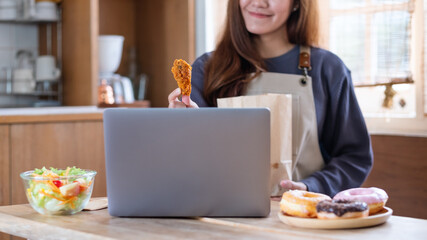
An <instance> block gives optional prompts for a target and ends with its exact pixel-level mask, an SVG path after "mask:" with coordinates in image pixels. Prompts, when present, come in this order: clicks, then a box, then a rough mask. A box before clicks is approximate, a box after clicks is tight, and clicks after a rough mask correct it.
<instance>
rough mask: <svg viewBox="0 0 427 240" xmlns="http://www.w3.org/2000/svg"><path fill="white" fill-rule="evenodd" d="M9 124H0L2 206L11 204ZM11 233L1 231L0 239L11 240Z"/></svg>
mask: <svg viewBox="0 0 427 240" xmlns="http://www.w3.org/2000/svg"><path fill="white" fill-rule="evenodd" d="M9 149H10V148H9V125H6V124H5V125H0V206H3V205H8V204H10V193H9V190H10V181H9V169H10V165H9V164H10V157H9ZM9 239H10V235H8V234H4V233H0V240H9Z"/></svg>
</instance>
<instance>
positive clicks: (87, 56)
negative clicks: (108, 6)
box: [62, 0, 98, 106]
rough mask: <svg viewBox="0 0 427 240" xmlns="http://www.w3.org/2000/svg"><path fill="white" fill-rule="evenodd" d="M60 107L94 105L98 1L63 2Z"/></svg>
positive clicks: (95, 93) (96, 67)
mask: <svg viewBox="0 0 427 240" xmlns="http://www.w3.org/2000/svg"><path fill="white" fill-rule="evenodd" d="M62 7H63V36H62V47H63V51H62V53H63V86H64V91H63V92H64V104H65V105H69V106H81V105H96V103H97V86H98V43H97V39H98V0H64V1H63V3H62Z"/></svg>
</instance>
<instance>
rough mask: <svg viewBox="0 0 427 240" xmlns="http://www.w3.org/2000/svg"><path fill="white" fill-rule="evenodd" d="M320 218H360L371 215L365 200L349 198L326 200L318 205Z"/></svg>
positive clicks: (317, 209)
mask: <svg viewBox="0 0 427 240" xmlns="http://www.w3.org/2000/svg"><path fill="white" fill-rule="evenodd" d="M316 211H317V217H318V218H320V219H337V218H360V217H367V216H368V215H369V208H368V205H367V204H366V203H364V202H355V201H349V200H325V201H321V202H319V203H318V204H317V205H316Z"/></svg>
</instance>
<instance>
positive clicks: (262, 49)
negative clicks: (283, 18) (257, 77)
mask: <svg viewBox="0 0 427 240" xmlns="http://www.w3.org/2000/svg"><path fill="white" fill-rule="evenodd" d="M255 42H256V44H257V49H258V52H259V53H260V55H261V57H262V58H273V57H278V56H280V55H283V54H285V53H287V52H288V51H289V50H291V49H292V48H293V47H294V46H295V45H294V44H292V43H290V42H289V40H288V36H287V34H286V28H280V29H279V30H277V31H275V32H272V33H268V34H263V35H258V37H257V38H256V40H255Z"/></svg>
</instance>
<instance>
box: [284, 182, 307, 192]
mask: <svg viewBox="0 0 427 240" xmlns="http://www.w3.org/2000/svg"><path fill="white" fill-rule="evenodd" d="M280 186H281V187H282V188H284V189H285V191H288V190H304V191H307V186H306V185H305V184H304V183H302V182H294V181H291V180H282V181H280Z"/></svg>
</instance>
